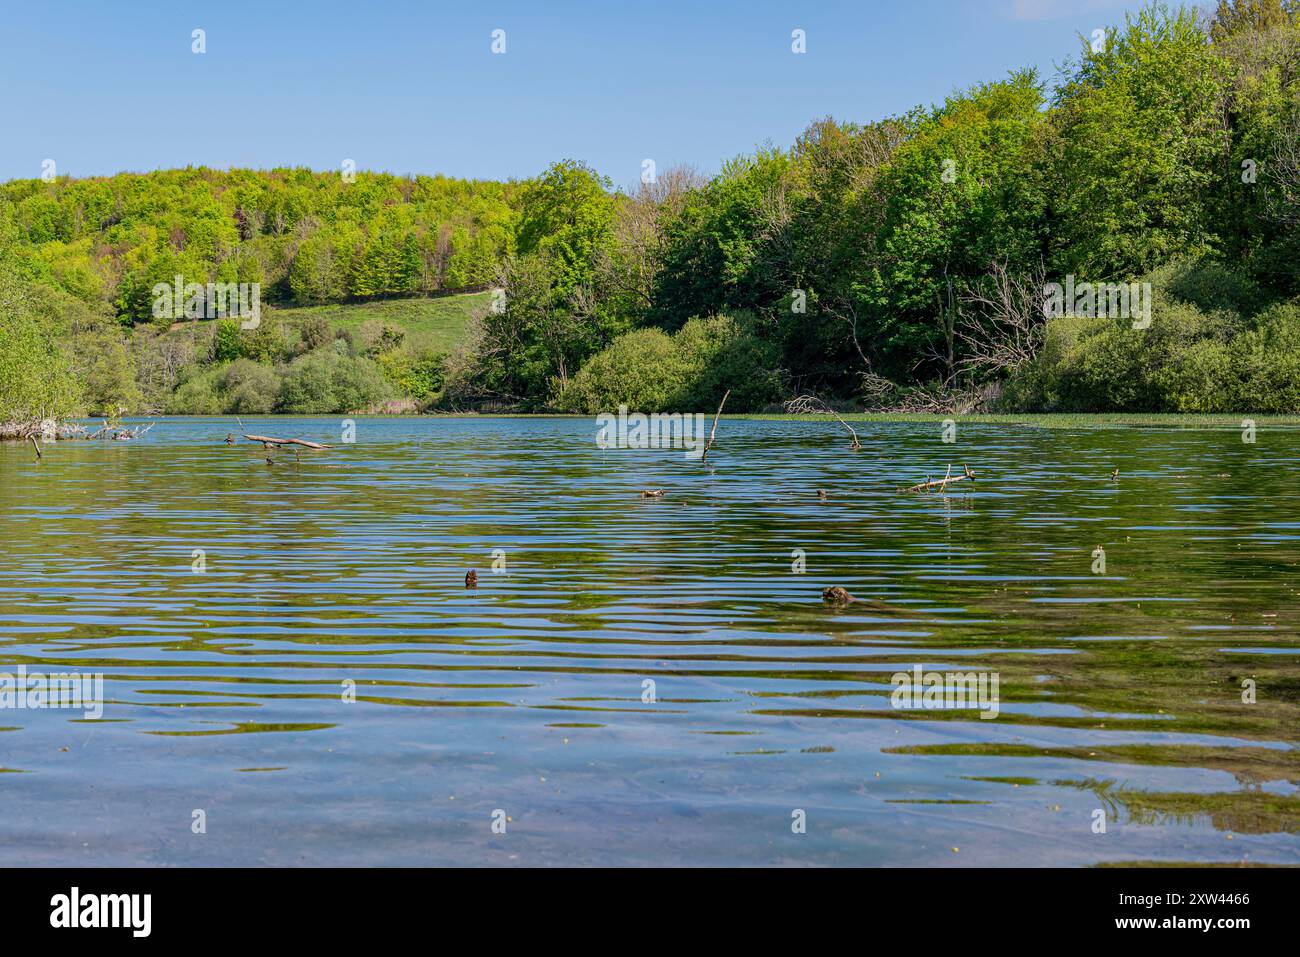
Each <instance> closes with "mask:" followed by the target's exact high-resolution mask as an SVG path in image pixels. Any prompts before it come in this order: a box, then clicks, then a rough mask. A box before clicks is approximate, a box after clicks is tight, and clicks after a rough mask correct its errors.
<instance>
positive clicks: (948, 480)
mask: <svg viewBox="0 0 1300 957" xmlns="http://www.w3.org/2000/svg"><path fill="white" fill-rule="evenodd" d="M962 469H963V471H964V472H965V474H964V475H953V474H952V466H951V465H949V466H948V474H947V475H946V476H945V477H944V478H941V479H939V480H938V481H937V482H936V481H927V482H922V483H920V484H919V485H913V486H912V487H911V488H905V489H903V490H902V491H904V492H926V491H929V490H930V489H932V488H937V489H939V491H941V492H942V491H943V490H944V489H946V488H947V487H948V486H949V485H952V484H953V483H954V482H965V481H967V480H968V479H969V480H970V481H972V482H973V481H975V473H974V472H972V471H971V470H970V466H969V465H963V466H962Z"/></svg>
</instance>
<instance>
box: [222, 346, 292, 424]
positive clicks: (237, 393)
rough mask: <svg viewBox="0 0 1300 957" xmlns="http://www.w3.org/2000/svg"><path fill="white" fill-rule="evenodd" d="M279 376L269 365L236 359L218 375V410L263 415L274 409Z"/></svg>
mask: <svg viewBox="0 0 1300 957" xmlns="http://www.w3.org/2000/svg"><path fill="white" fill-rule="evenodd" d="M279 391H280V377H279V376H278V375H276V374H275V370H274V369H272V368H270V367H269V366H264V365H261V364H260V363H257V362H253V361H252V360H251V359H237V360H236V361H234V362H232V363H231V364H230V365H229V366H227V367H226V369H225V372H224V373H223V374H222V376H221V392H222V395H223V400H222V406H223V409H222V411H224V412H235V413H249V414H260V415H266V414H269V413H270V412H273V411H274V410H275V404H276V398H277V396H278V394H279Z"/></svg>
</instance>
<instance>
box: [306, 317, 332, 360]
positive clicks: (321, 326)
mask: <svg viewBox="0 0 1300 957" xmlns="http://www.w3.org/2000/svg"><path fill="white" fill-rule="evenodd" d="M298 332H299V334H300V335H301V336H302V342H301V349H300V351H301V352H304V353H306V352H315V351H316V350H317V349H319V348H320V347H321V346H327V345H329V344H330V342H331V341H333V339H334V330H333V329H331V328H330V324H329V320H328V319H326V318H325V317H323V316H311V317H309V318H307V319H304V320H303V321H302V324H301V325H300V326H299V327H298Z"/></svg>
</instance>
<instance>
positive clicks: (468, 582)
mask: <svg viewBox="0 0 1300 957" xmlns="http://www.w3.org/2000/svg"><path fill="white" fill-rule="evenodd" d="M465 587H466V588H477V587H478V572H476V571H474V569H472V568H471V569H470V570H469V571H467V572H466V573H465Z"/></svg>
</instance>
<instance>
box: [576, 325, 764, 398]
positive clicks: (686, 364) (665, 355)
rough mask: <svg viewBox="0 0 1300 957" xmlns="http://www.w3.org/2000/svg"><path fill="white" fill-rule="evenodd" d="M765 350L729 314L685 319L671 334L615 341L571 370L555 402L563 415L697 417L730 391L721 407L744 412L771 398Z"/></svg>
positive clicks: (655, 332) (654, 332) (638, 334)
mask: <svg viewBox="0 0 1300 957" xmlns="http://www.w3.org/2000/svg"><path fill="white" fill-rule="evenodd" d="M774 364H775V352H774V349H773V348H772V347H770V346H769V345H767V344H766V343H763V342H761V341H760V340H759V339H758V338H757V337H755V336H754V335H752V334H751V333H749V332H748V331H747V330H746V329H745V328H744V326H743V325H742V323H741V322H738V321H737V320H736V319H733V318H731V317H729V316H713V317H710V318H707V319H700V318H696V319H691V320H690V321H688V322H687V323H686V324H685V325H684V326H683V327H682V328H681V329H680V330H679V331H678V332H677V334H676V335H675V336H669V335H668V334H667V333H665V332H664V331H663V330H661V329H653V328H652V329H638V330H636V331H635V332H629V333H626V334H624V335H621V336H619V337H617V338H616V339H615V340H614V341H613V342H612V343H610V344H609V346H607V347H606V348H605V349H602V350H601V351H600V352H598V353H597V354H596V355H594V356H592V358H591V359H589V360H588V361H587V363H586V364H585V365H584V366H583V367H582V368H581V369H580V370H579V371H578V374H577V375H575V376H574V377H573V379H572V380H571V381H570V383H569V384H568V386H567V387H566V388H565V390H564V391H563V393H562V394H561V395H560V398H559V401H558V404H559V406H560V408H562V409H565V410H566V411H571V412H585V413H597V412H608V411H614V410H616V409H617V408H618V406H619V405H627V406H628V408H631V409H635V410H637V411H640V412H687V411H689V412H698V411H703V410H707V409H709V408H712V407H715V406H716V405H717V403H718V401H719V400H720V399H721V398H722V396H723V394H724V393H725V392H726V391H727V390H728V389H731V390H732V397H731V399H730V400H728V404H727V408H728V409H729V410H731V411H735V412H745V411H752V410H754V409H757V408H761V407H762V406H763V405H764V404H766V403H768V402H771V401H773V400H774V399H775V398H776V397H777V396H778V395H779V389H780V377H779V375H778V374H777V373H776V372H775V371H773V369H772V368H771V367H772V366H773V365H774Z"/></svg>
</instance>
